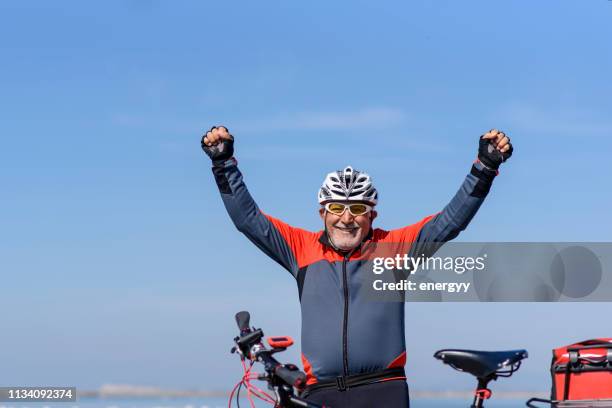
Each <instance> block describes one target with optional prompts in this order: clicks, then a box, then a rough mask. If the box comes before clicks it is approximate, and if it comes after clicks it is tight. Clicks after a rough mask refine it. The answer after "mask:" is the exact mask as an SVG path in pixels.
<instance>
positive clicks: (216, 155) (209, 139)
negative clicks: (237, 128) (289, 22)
mask: <svg viewBox="0 0 612 408" xmlns="http://www.w3.org/2000/svg"><path fill="white" fill-rule="evenodd" d="M201 144H202V150H204V153H206V154H207V155H208V157H210V158H211V160H212V161H222V160H227V159H229V158H230V157H232V156H233V155H234V136H232V135H231V134H230V132H229V130H227V128H226V127H225V126H219V127H217V126H213V127H212V128H210V130H209V131H208V132H206V134H205V135H204V136H202V143H201Z"/></svg>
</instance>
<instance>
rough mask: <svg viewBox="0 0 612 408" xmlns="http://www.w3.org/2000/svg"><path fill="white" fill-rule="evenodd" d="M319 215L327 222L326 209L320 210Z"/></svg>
mask: <svg viewBox="0 0 612 408" xmlns="http://www.w3.org/2000/svg"><path fill="white" fill-rule="evenodd" d="M319 215H320V216H321V219H322V220H323V221H325V208H319Z"/></svg>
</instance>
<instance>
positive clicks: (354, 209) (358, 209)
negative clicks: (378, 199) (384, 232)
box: [325, 203, 372, 216]
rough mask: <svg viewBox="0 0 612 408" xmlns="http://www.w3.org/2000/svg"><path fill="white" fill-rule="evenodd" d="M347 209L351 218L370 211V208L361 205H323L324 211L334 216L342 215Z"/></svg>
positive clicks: (369, 206)
mask: <svg viewBox="0 0 612 408" xmlns="http://www.w3.org/2000/svg"><path fill="white" fill-rule="evenodd" d="M347 208H348V210H349V212H350V213H351V214H352V215H353V216H358V215H364V214H367V213H369V212H370V211H372V206H371V205H367V204H362V203H356V204H344V203H327V204H325V210H326V211H327V212H330V213H332V214H334V215H342V214H344V211H346V209H347Z"/></svg>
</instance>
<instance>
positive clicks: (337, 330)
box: [213, 158, 496, 384]
mask: <svg viewBox="0 0 612 408" xmlns="http://www.w3.org/2000/svg"><path fill="white" fill-rule="evenodd" d="M213 173H214V175H215V180H216V182H217V185H218V187H219V190H220V192H221V197H222V199H223V203H224V205H225V208H226V209H227V212H228V213H229V215H230V217H231V219H232V221H233V222H234V224H235V226H236V227H237V228H238V230H239V231H240V232H242V233H243V234H244V235H246V236H247V238H248V239H249V240H251V241H252V242H253V243H254V244H255V245H257V247H259V248H260V249H261V250H262V251H263V252H265V253H266V254H267V255H268V256H270V257H271V258H272V259H274V260H275V261H276V262H278V263H279V264H280V265H281V266H283V267H284V268H285V269H287V270H288V271H289V272H290V273H291V274H292V275H293V276H294V277H295V279H296V282H297V285H298V290H299V296H300V306H301V314H302V362H303V365H304V371H305V372H306V374H307V376H308V382H307V383H308V384H315V383H317V382H318V381H323V380H326V381H327V380H333V379H337V378H338V377H342V378H343V377H347V376H349V375H355V374H363V373H373V372H377V371H381V370H384V369H386V368H394V367H403V366H404V365H405V362H406V351H405V338H404V303H403V302H373V301H371V299H366V296H365V291H366V288H364V287H363V284H362V283H363V279H362V278H363V276H364V274H369V275H371V274H372V269H371V268H367V267H366V261H364V259H363V258H362V257H361V254H360V250H359V249H357V250H356V251H353V252H352V253H351V254H350V255H346V254H343V253H340V252H338V251H336V250H335V249H334V248H333V247H332V246H331V245H330V242H329V239H328V237H327V234H326V233H325V231H319V232H310V231H306V230H304V229H301V228H296V227H293V226H290V225H288V224H286V223H284V222H282V221H280V220H278V219H276V218H273V217H271V216H269V215H267V214H264V213H263V212H261V210H260V209H259V208H258V206H257V204H256V203H255V201H254V200H253V198H252V197H251V195H250V194H249V191H248V190H247V188H246V186H245V184H244V181H243V178H242V174H241V173H240V171H239V169H238V167H237V162H236V160H235V159H234V158H231V159H229V160H225V161H222V162H216V163H215V164H214V165H213ZM495 175H496V173H495V172H494V171H489V170H488V169H486V168H484V166H482V164H481V163H480V162H476V163H474V165H473V166H472V169H471V171H470V173H469V174H468V175H467V177H466V178H465V180H464V182H463V184H462V185H461V187H460V188H459V191H458V192H457V193H456V194H455V196H454V197H453V199H452V200H451V201H450V203H449V204H448V205H447V206H446V207H445V208H444V209H443V210H442V211H441V212H440V213H437V214H435V215H431V216H428V217H425V218H423V219H422V220H420V221H419V222H417V223H415V224H412V225H409V226H406V227H403V228H399V229H394V230H390V231H387V230H383V229H380V228H376V229H373V230H371V232H370V234H369V235H368V237H367V238H366V241H365V242H367V243H376V244H385V243H400V244H404V245H406V246H407V247H410V248H411V251H413V248H415V247H416V246H418V244H421V243H422V244H424V243H431V242H446V241H448V240H451V239H453V238H455V237H456V236H457V235H458V234H459V232H461V231H462V230H464V229H465V228H466V227H467V225H468V223H469V222H470V220H471V219H472V217H473V216H474V215H475V214H476V211H477V210H478V208H479V207H480V205H481V204H482V202H483V200H484V198H485V196H486V195H487V193H488V192H489V189H490V187H491V184H492V182H493V179H494V177H495Z"/></svg>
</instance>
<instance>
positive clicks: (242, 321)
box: [236, 311, 251, 332]
mask: <svg viewBox="0 0 612 408" xmlns="http://www.w3.org/2000/svg"><path fill="white" fill-rule="evenodd" d="M250 320H251V315H250V314H249V312H247V311H242V312H238V313H236V324H238V328H239V329H240V331H241V332H242V331H248V330H249V324H250Z"/></svg>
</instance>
